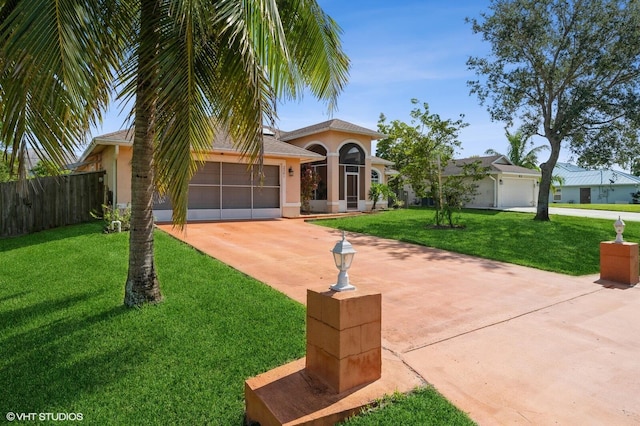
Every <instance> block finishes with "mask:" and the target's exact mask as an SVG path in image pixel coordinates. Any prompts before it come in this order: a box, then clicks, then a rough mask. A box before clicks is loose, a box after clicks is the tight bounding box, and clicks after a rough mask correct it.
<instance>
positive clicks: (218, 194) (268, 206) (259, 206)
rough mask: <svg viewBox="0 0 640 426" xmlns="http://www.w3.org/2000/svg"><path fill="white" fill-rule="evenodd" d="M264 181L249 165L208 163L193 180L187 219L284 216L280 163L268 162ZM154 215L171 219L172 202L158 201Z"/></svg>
mask: <svg viewBox="0 0 640 426" xmlns="http://www.w3.org/2000/svg"><path fill="white" fill-rule="evenodd" d="M263 173H264V177H263V179H262V182H260V179H259V177H258V176H257V173H255V172H254V171H253V169H247V165H246V164H236V163H220V162H207V163H205V164H204V166H203V167H202V168H201V169H200V170H198V172H197V173H196V174H195V175H194V176H193V179H191V182H190V183H189V201H188V211H187V220H219V219H266V218H274V217H281V216H282V209H281V206H280V166H273V165H264V166H263ZM153 213H154V216H155V217H156V219H157V220H159V221H169V220H171V204H170V203H169V202H168V200H158V202H156V203H155V204H154V209H153Z"/></svg>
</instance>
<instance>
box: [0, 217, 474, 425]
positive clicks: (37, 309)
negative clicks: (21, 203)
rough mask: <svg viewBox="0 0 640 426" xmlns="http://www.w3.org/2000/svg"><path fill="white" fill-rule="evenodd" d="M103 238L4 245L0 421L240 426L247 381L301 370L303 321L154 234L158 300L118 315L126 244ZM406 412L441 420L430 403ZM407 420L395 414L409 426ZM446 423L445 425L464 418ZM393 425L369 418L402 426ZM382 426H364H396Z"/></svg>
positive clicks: (59, 237) (277, 300)
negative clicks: (426, 410)
mask: <svg viewBox="0 0 640 426" xmlns="http://www.w3.org/2000/svg"><path fill="white" fill-rule="evenodd" d="M101 226H102V224H101V223H90V224H86V225H79V226H72V227H66V228H60V229H54V230H49V231H44V232H39V233H36V234H33V235H29V236H24V237H19V238H14V239H8V240H0V413H1V415H2V416H5V415H6V413H9V412H13V413H81V414H82V419H83V422H84V423H86V424H101V425H108V424H113V425H123V424H127V425H154V424H162V425H164V424H185V425H193V424H214V425H225V426H227V425H238V426H240V425H241V424H242V423H243V416H244V397H243V396H244V393H243V386H244V380H245V379H247V378H248V377H252V376H255V375H257V374H259V373H261V372H264V371H267V370H270V369H271V368H274V367H276V366H278V365H281V364H284V363H286V362H288V361H290V360H293V359H297V358H300V357H302V356H304V351H305V308H304V307H303V306H302V305H300V304H299V303H297V302H294V301H292V300H291V299H289V298H287V297H286V296H284V295H283V294H281V293H279V292H277V291H275V290H273V289H271V288H270V287H268V286H266V285H264V284H262V283H260V282H258V281H255V280H253V279H251V278H249V277H247V276H246V275H244V274H241V273H239V272H237V271H235V270H233V269H231V268H229V267H228V266H226V265H224V264H222V263H220V262H218V261H216V260H214V259H211V258H210V257H208V256H205V255H203V254H201V253H199V252H197V251H196V250H194V249H192V248H191V247H189V246H187V245H185V244H182V243H180V242H178V241H176V240H174V239H173V238H171V237H169V236H168V235H166V234H165V233H163V232H157V233H156V264H157V267H158V274H159V278H160V282H161V286H162V291H163V293H164V296H165V298H166V300H165V302H164V303H162V304H160V305H157V306H147V307H144V308H142V309H126V308H124V307H123V305H122V299H123V293H124V290H123V287H124V282H125V279H126V268H127V256H128V249H127V245H128V234H127V233H122V234H110V235H105V234H102V233H101V232H100V229H101ZM407 399H409V400H410V401H413V402H414V404H418V405H417V406H422V405H424V404H427V403H428V404H431V401H434V400H435V401H436V402H435V403H436V404H438V405H439V406H442V407H449V405H448V403H447V401H446V400H444V399H443V398H442V397H440V396H439V395H438V394H434V393H433V392H429V393H427V392H424V393H421V392H417V393H416V394H413V395H411V396H409V397H407ZM421 400H423V401H421ZM392 406H393V404H391V405H390V406H389V407H392ZM403 406H405V407H406V408H405V409H403V408H402V407H403ZM415 406H416V405H413V406H406V405H400V407H399V408H400V410H401V411H404V412H405V415H408V416H409V417H411V416H412V414H411V413H413V412H414V411H415V410H416V408H415ZM450 410H451V412H452V413H453V414H447V413H444V414H443V413H441V412H439V414H438V415H440V416H444V417H442V418H443V419H444V420H443V422H444V423H446V424H455V423H456V422H458V420H457V419H459V418H461V417H462V418H464V415H463V414H461V413H460V412H459V411H457V410H455V409H453V408H451V409H450ZM387 411H388V408H386V407H385V408H383V409H381V410H379V412H380V413H379V414H377V416H380V415H382V416H383V417H382V418H383V419H384V418H389V419H396V418H400V417H397V416H398V414H395V413H393V412H392V413H391V416H392V417H384V416H388V415H389V414H385V413H386V412H387ZM377 418H378V417H376V419H377ZM381 421H382V423H380V421H378V420H364V423H358V424H391V423H389V422H387V421H385V420H381ZM391 422H392V423H393V420H391ZM414 424H420V423H414Z"/></svg>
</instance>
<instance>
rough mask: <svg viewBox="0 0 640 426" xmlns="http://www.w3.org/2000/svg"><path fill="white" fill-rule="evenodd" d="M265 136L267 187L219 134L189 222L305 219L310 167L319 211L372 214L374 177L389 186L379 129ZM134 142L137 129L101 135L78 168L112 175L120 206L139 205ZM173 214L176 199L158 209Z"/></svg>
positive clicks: (312, 129)
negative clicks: (375, 150) (134, 196)
mask: <svg viewBox="0 0 640 426" xmlns="http://www.w3.org/2000/svg"><path fill="white" fill-rule="evenodd" d="M263 133H264V168H263V172H264V179H263V180H262V182H259V180H258V179H257V178H256V177H255V176H254V173H253V169H252V168H251V167H248V164H247V163H248V160H247V159H246V158H245V157H243V156H242V155H241V153H240V152H239V151H238V150H237V149H236V148H235V147H234V146H233V143H232V141H231V140H230V138H229V137H228V136H227V135H226V134H222V133H220V132H219V133H218V134H217V136H216V139H215V140H214V141H213V142H212V146H211V151H210V152H209V153H208V154H207V156H206V162H205V164H204V166H203V167H202V168H201V169H200V170H199V171H198V172H196V174H195V175H194V177H193V179H192V180H191V182H190V184H189V197H188V213H187V219H188V220H216V219H257V218H276V217H297V216H300V206H301V200H300V172H301V168H302V167H307V166H308V167H312V168H314V169H315V170H316V172H317V173H318V174H319V175H320V183H319V185H318V190H317V191H316V192H315V194H314V200H313V201H312V202H311V207H312V211H314V212H326V213H337V212H347V211H352V210H353V211H365V210H369V209H371V204H372V202H371V201H369V200H368V199H367V194H368V192H369V188H370V186H371V182H372V180H373V181H378V182H381V183H385V182H386V179H387V174H388V172H387V168H388V166H390V165H391V164H390V162H388V161H386V160H383V159H380V158H377V157H375V156H372V155H371V141H372V140H375V139H380V138H382V137H384V136H385V135H382V134H380V133H378V132H376V131H373V130H369V129H366V128H364V127H360V126H357V125H355V124H351V123H347V122H345V121H342V120H337V119H334V120H329V121H326V122H323V123H319V124H315V125H313V126H309V127H305V128H302V129H299V130H295V131H292V132H285V131H281V130H271V129H265V130H264V132H263ZM132 143H133V132H132V131H131V130H123V131H119V132H114V133H110V134H107V135H102V136H97V137H95V138H94V139H93V140H92V141H91V144H90V145H89V146H88V147H87V149H86V150H85V152H84V153H83V154H82V156H81V157H80V159H79V161H78V163H79V164H80V166H79V167H78V168H77V169H76V170H78V171H88V170H105V171H106V172H107V174H106V178H105V179H106V184H107V185H106V186H107V188H108V190H109V193H110V201H111V202H112V203H114V204H116V205H125V204H127V203H129V202H130V201H131V153H132ZM383 204H384V203H383ZM171 213H172V210H171V204H170V203H169V201H168V200H166V199H158V200H157V201H156V203H155V204H154V215H155V217H156V218H157V220H159V221H168V220H170V219H171Z"/></svg>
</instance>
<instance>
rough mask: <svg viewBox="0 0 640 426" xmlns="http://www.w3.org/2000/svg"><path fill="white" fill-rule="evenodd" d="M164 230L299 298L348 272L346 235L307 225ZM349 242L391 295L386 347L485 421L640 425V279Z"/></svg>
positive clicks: (388, 243)
mask: <svg viewBox="0 0 640 426" xmlns="http://www.w3.org/2000/svg"><path fill="white" fill-rule="evenodd" d="M161 229H163V230H165V231H167V232H170V233H172V234H173V235H175V236H176V237H178V238H181V239H183V240H184V241H186V242H187V243H189V244H191V245H193V246H195V247H196V248H198V249H200V250H201V251H203V252H205V253H208V254H210V255H211V256H213V257H215V258H217V259H219V260H221V261H222V262H225V263H227V264H229V265H231V266H233V267H235V268H236V269H238V270H240V271H242V272H244V273H246V274H248V275H250V276H253V277H255V278H256V279H258V280H260V281H263V282H265V283H267V284H268V285H270V286H272V287H274V288H276V289H278V290H279V291H281V292H283V293H285V294H287V295H288V296H290V297H292V298H293V299H295V300H297V301H299V302H301V303H305V299H306V289H307V288H317V287H321V286H327V287H328V286H329V285H331V284H333V283H334V280H335V278H336V275H337V270H336V269H335V266H334V265H333V260H332V256H331V254H330V252H329V251H330V249H331V248H333V246H334V244H335V243H336V242H337V241H338V240H339V239H340V233H339V231H337V230H333V229H329V228H324V227H321V226H317V225H313V224H308V223H305V222H304V221H302V220H286V219H283V220H271V221H247V222H217V223H206V224H204V223H203V224H189V225H188V226H187V232H186V234H183V233H180V232H177V231H174V230H172V229H171V226H170V225H164V226H161ZM347 239H348V240H349V241H350V242H351V243H352V244H353V246H354V248H355V249H356V250H357V254H356V257H355V260H354V263H353V266H352V269H351V270H350V271H349V275H350V277H351V281H352V283H353V284H355V285H356V286H357V287H359V288H362V289H369V290H374V291H379V292H381V293H382V302H383V306H382V316H383V322H382V338H383V347H384V349H385V351H386V352H387V355H389V354H390V355H391V356H393V357H395V358H397V359H398V360H400V361H402V362H403V363H404V365H405V366H406V368H407V370H408V371H409V372H411V374H412V375H413V376H415V375H418V376H419V377H417V378H418V379H420V380H421V381H423V382H427V383H430V384H433V385H434V386H435V387H436V388H437V389H438V390H439V391H440V392H441V393H442V394H443V395H444V396H445V397H446V398H447V399H449V400H450V401H451V402H453V403H454V404H455V405H456V406H457V407H459V408H460V409H461V410H463V411H465V412H467V413H468V414H469V415H470V416H471V418H473V419H474V420H475V421H477V422H478V423H479V424H545V425H546V424H566V425H575V424H580V425H589V424H592V425H596V424H597V425H601V424H616V425H624V424H628V425H631V424H639V423H640V404H639V403H638V401H640V285H639V286H635V287H628V286H626V285H624V286H623V285H612V284H611V283H606V282H599V276H598V275H591V276H583V277H569V276H565V275H560V274H555V273H550V272H544V271H540V270H537V269H531V268H525V267H521V266H515V265H510V264H505V263H500V262H495V261H490V260H485V259H480V258H475V257H470V256H465V255H460V254H456V253H450V252H446V251H442V250H436V249H430V248H425V247H420V246H416V245H412V244H404V243H399V242H397V241H392V240H386V239H381V238H375V237H369V236H364V235H360V234H353V233H347ZM579 261H580V259H576V262H579ZM413 380H415V377H413ZM398 387H399V388H401V387H402V386H398Z"/></svg>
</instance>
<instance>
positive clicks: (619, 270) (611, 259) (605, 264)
mask: <svg viewBox="0 0 640 426" xmlns="http://www.w3.org/2000/svg"><path fill="white" fill-rule="evenodd" d="M638 265H639V263H638V244H637V243H627V242H624V243H615V242H613V241H606V242H601V243H600V279H603V280H607V281H614V282H617V283H622V284H629V285H635V284H637V283H638V267H639V266H638Z"/></svg>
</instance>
